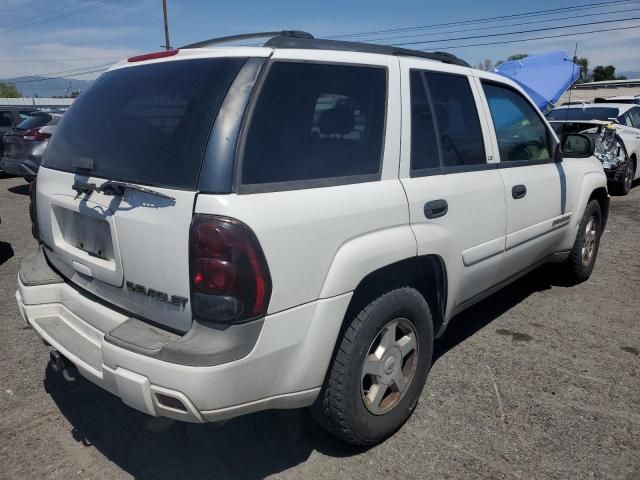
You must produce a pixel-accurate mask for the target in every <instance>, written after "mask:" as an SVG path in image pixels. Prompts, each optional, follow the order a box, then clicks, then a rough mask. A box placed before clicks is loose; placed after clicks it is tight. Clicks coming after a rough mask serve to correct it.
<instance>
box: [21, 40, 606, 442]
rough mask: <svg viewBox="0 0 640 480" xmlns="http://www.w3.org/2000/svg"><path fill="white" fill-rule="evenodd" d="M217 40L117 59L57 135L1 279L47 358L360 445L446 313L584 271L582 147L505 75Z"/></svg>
mask: <svg viewBox="0 0 640 480" xmlns="http://www.w3.org/2000/svg"><path fill="white" fill-rule="evenodd" d="M215 43H216V42H215V41H209V42H203V43H200V44H195V45H191V46H187V47H183V48H182V49H180V50H172V51H163V52H159V53H153V54H147V55H142V56H138V57H133V58H130V59H128V61H124V62H121V63H118V64H116V65H115V66H113V67H112V68H111V69H110V70H109V71H108V72H107V73H105V74H103V75H102V76H100V77H99V78H98V79H97V80H95V82H94V83H93V86H92V88H91V89H90V90H89V91H87V92H85V93H83V95H82V96H81V97H80V98H79V99H78V100H77V101H76V102H75V103H74V104H73V105H72V106H71V108H70V109H69V111H68V112H67V114H66V115H65V116H64V118H63V119H62V121H61V122H60V125H59V127H58V130H57V131H56V134H55V136H54V137H53V138H52V140H51V143H50V145H49V147H48V150H47V153H46V155H45V159H44V163H43V166H42V167H41V168H40V171H39V173H38V179H37V187H36V190H37V193H36V210H37V222H38V227H39V237H40V239H41V247H40V249H39V251H37V252H35V253H34V254H33V255H31V256H30V257H28V258H27V259H25V260H24V262H23V264H22V266H21V269H20V274H19V281H18V291H17V294H16V297H17V301H18V304H19V307H20V311H21V312H22V314H23V316H24V319H25V321H26V322H27V324H29V325H31V326H33V328H34V329H35V330H36V332H37V333H38V335H39V336H40V337H41V338H43V339H44V340H45V342H47V343H48V344H49V345H51V346H52V348H53V349H54V351H53V352H52V358H51V365H52V367H53V368H54V369H56V370H59V371H62V372H63V373H64V374H65V375H67V376H69V375H70V374H71V375H72V374H73V372H70V370H69V369H70V366H69V365H71V364H73V365H75V367H77V370H79V372H80V373H81V374H82V375H83V376H85V377H86V378H88V379H89V380H91V381H92V382H95V383H96V384H97V385H99V386H101V387H103V388H105V389H106V390H108V391H110V392H112V393H113V394H115V395H117V396H119V397H120V398H121V399H122V400H123V401H124V402H125V403H126V404H127V405H130V406H132V407H133V408H136V409H138V410H141V411H143V412H146V413H148V414H149V415H154V416H165V417H169V418H173V419H178V420H184V421H188V422H212V421H219V420H223V419H227V418H230V417H235V416H238V415H242V414H246V413H249V412H255V411H258V410H264V409H270V408H299V407H306V406H312V412H313V415H314V416H315V418H316V419H317V420H318V421H319V422H320V424H321V425H323V426H324V427H325V428H326V429H327V430H328V431H330V432H331V433H333V434H334V435H336V436H337V437H339V438H341V439H343V440H344V441H346V442H350V443H353V444H359V445H370V444H374V443H376V442H380V441H381V440H383V439H384V438H386V437H388V436H389V435H391V434H392V433H393V432H394V431H396V430H397V429H398V428H399V427H400V426H401V425H402V424H403V423H404V422H405V421H406V420H407V418H408V417H409V416H410V415H411V413H412V411H413V410H414V408H415V406H416V404H417V402H418V399H419V397H420V394H421V392H422V389H423V386H424V384H425V381H426V378H427V374H428V372H429V368H430V365H431V361H432V354H433V342H434V339H435V338H438V337H440V336H441V335H442V334H443V332H444V331H445V329H446V328H447V325H448V324H449V322H450V320H451V319H452V318H453V317H454V316H455V315H456V314H457V313H459V312H461V311H462V310H464V309H466V308H468V307H469V306H471V305H473V304H474V303H476V302H478V301H479V300H481V299H483V298H485V297H487V296H488V295H490V294H491V293H492V292H495V291H496V290H498V289H499V288H501V287H502V286H504V285H506V284H508V283H510V282H512V281H513V280H515V279H516V278H518V277H520V276H522V275H524V274H525V273H527V272H529V271H531V270H532V269H533V268H535V267H536V266H538V265H541V264H543V263H545V262H549V261H553V262H559V265H561V267H562V269H563V270H564V273H565V274H566V275H567V278H568V279H570V280H571V281H573V282H580V281H584V280H586V279H587V278H589V276H590V275H591V272H592V270H593V267H594V263H595V260H596V256H597V253H598V245H599V241H600V236H601V234H602V232H603V229H604V226H605V223H606V220H607V215H608V208H609V198H608V195H607V190H606V177H605V175H604V172H603V170H602V166H601V165H600V163H599V161H598V160H597V159H596V158H594V157H593V156H592V155H593V148H594V146H593V142H592V141H591V140H590V139H589V138H588V137H587V136H584V135H579V134H576V135H566V136H564V137H563V138H562V139H559V138H558V137H557V136H556V134H555V133H554V131H553V130H552V129H551V127H550V126H549V124H548V123H547V121H546V120H545V118H544V116H543V115H542V114H541V113H540V111H539V110H538V109H537V108H536V107H535V105H534V104H533V103H532V102H531V100H530V99H529V98H528V97H527V95H526V94H525V93H524V92H523V90H522V89H521V88H520V87H518V85H516V84H515V83H514V82H512V81H511V80H508V79H506V78H504V77H502V76H499V75H495V74H492V73H488V72H482V71H478V70H473V69H471V68H470V67H469V66H468V65H467V64H466V63H464V62H463V61H461V60H459V59H457V58H456V57H454V56H452V55H448V54H429V53H425V52H419V51H413V50H404V49H397V48H394V47H383V46H379V45H366V44H358V43H350V42H339V41H329V40H317V39H314V38H313V37H311V36H310V35H308V34H304V33H298V32H293V33H292V32H283V34H281V35H279V36H276V37H274V38H272V39H271V40H269V41H268V42H267V43H266V44H265V46H264V47H228V48H222V49H221V48H207V47H208V46H209V45H211V44H215ZM194 78H197V79H198V82H193V81H192V79H194ZM401 126H402V128H401ZM95 408H96V409H98V408H101V407H100V406H99V405H96V406H95Z"/></svg>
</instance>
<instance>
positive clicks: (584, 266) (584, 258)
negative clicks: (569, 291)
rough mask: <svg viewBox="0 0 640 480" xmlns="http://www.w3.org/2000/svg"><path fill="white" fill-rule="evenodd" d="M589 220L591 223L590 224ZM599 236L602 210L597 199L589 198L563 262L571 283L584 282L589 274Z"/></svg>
mask: <svg viewBox="0 0 640 480" xmlns="http://www.w3.org/2000/svg"><path fill="white" fill-rule="evenodd" d="M590 222H593V223H592V224H590ZM587 230H588V231H587ZM601 236H602V212H601V211H600V204H599V203H598V201H597V200H591V201H590V202H589V203H588V204H587V208H585V211H584V215H583V216H582V220H581V221H580V227H579V228H578V235H576V241H575V242H574V244H573V248H572V249H571V253H570V254H569V258H567V261H566V263H565V267H566V273H567V276H568V280H569V281H570V282H571V283H573V284H578V283H580V282H584V281H585V280H587V279H588V278H589V277H590V276H591V272H593V267H594V265H595V263H596V257H597V256H598V249H599V247H600V237H601ZM589 252H590V253H589Z"/></svg>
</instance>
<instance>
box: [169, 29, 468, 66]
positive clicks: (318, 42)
mask: <svg viewBox="0 0 640 480" xmlns="http://www.w3.org/2000/svg"><path fill="white" fill-rule="evenodd" d="M265 37H271V38H269V40H267V41H266V42H265V43H264V46H265V47H273V48H301V49H310V50H337V51H343V52H362V53H378V54H382V55H395V56H403V57H419V58H427V59H429V60H436V61H439V62H443V63H450V64H453V65H461V66H464V67H469V66H470V65H469V64H468V63H467V62H465V61H464V60H461V59H459V58H458V57H456V56H455V55H452V54H450V53H447V52H422V51H420V50H411V49H409V48H400V47H394V46H390V45H377V44H373V43H362V42H345V41H342V40H326V39H322V38H315V37H314V36H313V35H311V34H310V33H307V32H303V31H300V30H283V31H281V32H259V33H246V34H242V35H231V36H228V37H219V38H212V39H210V40H204V41H202V42H197V43H192V44H190V45H185V46H184V47H182V48H202V47H208V46H211V45H219V44H221V43H228V42H233V41H238V40H248V39H257V38H265Z"/></svg>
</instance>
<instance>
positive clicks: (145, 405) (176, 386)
mask: <svg viewBox="0 0 640 480" xmlns="http://www.w3.org/2000/svg"><path fill="white" fill-rule="evenodd" d="M39 255H43V254H42V253H39ZM42 258H44V257H42ZM45 262H46V260H45ZM25 263H27V265H24V264H23V267H22V268H21V273H20V275H19V276H18V291H17V292H16V299H17V301H18V306H19V308H20V312H21V314H22V316H23V319H24V321H25V322H26V323H27V324H28V325H31V326H32V327H33V328H34V329H35V330H36V332H37V333H38V335H40V337H42V339H44V340H45V341H46V342H47V343H48V344H50V345H51V346H52V347H53V348H55V349H57V350H58V351H59V352H60V353H62V354H63V355H64V356H65V357H67V359H68V360H69V361H71V362H72V363H73V364H74V365H75V366H76V367H77V368H78V371H79V372H80V373H81V374H82V375H83V376H84V377H86V378H87V379H89V380H90V381H92V382H94V383H95V384H97V385H99V386H100V387H102V388H104V389H106V390H108V391H109V392H111V393H113V394H114V395H117V396H119V397H120V398H121V399H122V400H123V401H124V403H126V404H128V405H130V406H132V407H134V408H136V409H138V410H141V411H143V412H145V413H147V414H149V415H153V416H165V417H170V418H174V419H177V420H184V421H189V422H206V421H218V420H223V419H226V418H231V417H235V416H238V415H242V414H245V413H250V412H254V411H258V410H264V409H269V408H298V407H304V406H307V405H310V404H311V403H313V401H314V400H315V398H316V396H317V394H318V392H319V389H320V386H321V384H322V382H323V380H324V375H325V372H326V369H327V366H328V363H329V360H330V358H331V354H332V352H333V348H334V345H335V339H336V337H337V334H338V331H339V328H340V324H341V322H342V318H343V316H344V313H345V311H346V308H347V306H348V303H349V300H350V298H351V294H345V295H341V296H338V297H333V298H330V299H324V300H319V301H316V302H312V303H309V304H306V305H302V306H299V307H296V308H292V309H289V310H286V311H283V312H280V313H277V314H273V315H270V316H268V317H266V318H265V319H264V323H263V325H262V326H261V328H260V330H259V333H258V335H257V336H256V338H255V341H254V342H253V345H252V346H251V348H249V349H246V348H245V349H242V351H241V355H242V356H240V357H239V358H237V357H238V355H239V354H238V353H237V352H236V353H235V354H234V355H233V356H228V354H227V353H226V352H227V351H228V350H229V348H228V347H229V345H228V344H225V342H227V343H229V342H231V340H229V337H228V336H227V337H225V331H211V330H209V331H204V330H202V328H204V327H202V326H200V327H199V328H194V329H192V330H191V331H190V332H188V333H187V334H186V335H184V336H182V337H180V336H177V335H175V334H173V333H171V332H166V333H167V335H163V334H162V332H159V331H157V330H159V329H155V330H154V327H152V326H150V325H149V324H142V325H140V324H138V323H136V322H139V321H134V322H133V323H130V319H129V318H128V317H127V316H126V315H123V314H122V313H119V312H117V311H115V310H113V309H111V308H109V306H107V305H104V304H103V303H101V302H98V301H96V300H95V299H93V298H90V297H89V296H87V295H86V294H85V293H83V291H81V290H78V289H77V288H74V287H72V286H71V285H69V284H67V283H66V282H65V281H63V280H62V279H61V278H60V277H59V276H57V274H56V273H55V272H53V271H52V270H51V269H50V267H49V269H48V270H47V268H46V267H43V266H42V264H41V263H40V264H38V265H36V267H34V262H31V263H29V262H25ZM52 272H53V274H52ZM140 323H142V322H140ZM144 326H146V327H147V330H148V332H147V333H148V334H149V335H148V336H147V337H145V336H144V335H143V336H142V337H140V336H139V335H140V334H141V332H143V331H144ZM227 330H229V329H227ZM244 333H247V332H244ZM167 336H173V337H178V339H182V345H189V343H185V342H188V341H193V339H198V338H200V337H202V338H207V341H206V342H205V343H202V342H200V343H198V342H196V343H194V344H191V345H195V346H194V347H193V348H183V349H182V350H180V349H178V350H180V351H179V354H176V355H174V356H172V355H167V354H165V355H158V354H157V352H156V353H154V351H160V350H162V347H161V346H159V345H160V344H161V343H162V342H165V341H166V340H167ZM141 338H145V339H146V341H147V343H146V344H145V345H141V343H144V342H142V341H138V340H140V339H141ZM216 338H218V340H220V339H226V340H220V341H219V342H218V343H216V345H218V349H219V351H220V352H222V353H224V354H225V355H227V356H226V357H225V356H224V355H223V356H222V357H220V356H218V357H216V356H215V355H213V356H211V355H210V356H204V357H203V355H202V351H197V350H198V345H200V346H201V347H203V348H204V346H205V345H208V344H209V343H210V341H213V342H216ZM154 339H155V340H156V341H157V342H156V343H155V344H154ZM190 339H191V340H190ZM173 340H174V342H175V341H176V338H174V339H173ZM158 342H159V343H158ZM232 343H233V342H232ZM240 343H241V342H240ZM144 349H147V350H148V351H145V350H144ZM231 350H233V349H231ZM170 353H171V352H170ZM206 353H207V354H211V353H215V352H210V351H209V352H206ZM203 359H204V360H203ZM230 359H231V360H230ZM207 361H208V363H209V365H203V363H206V362H207ZM163 396H164V397H163ZM166 397H170V398H171V399H172V400H173V402H167V401H166ZM175 400H178V403H176V402H175ZM176 404H177V405H180V404H181V405H182V407H180V408H175V405H176Z"/></svg>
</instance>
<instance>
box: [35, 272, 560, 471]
mask: <svg viewBox="0 0 640 480" xmlns="http://www.w3.org/2000/svg"><path fill="white" fill-rule="evenodd" d="M548 278H551V277H550V275H549V270H548V269H547V268H543V269H539V270H537V271H535V272H533V273H531V274H529V275H527V276H526V277H524V278H522V279H521V280H519V281H517V282H515V283H514V284H512V285H511V286H509V287H507V288H506V289H504V290H502V291H501V292H499V293H497V294H495V295H493V296H491V297H490V298H489V299H487V300H485V301H483V302H481V303H479V304H478V305H476V306H474V307H472V308H471V309H469V310H467V311H466V312H465V313H463V314H461V315H460V316H458V317H457V318H455V319H454V320H453V323H452V324H451V325H450V328H449V330H448V331H447V333H446V334H445V335H444V337H443V338H442V339H441V340H440V341H439V342H438V343H437V345H436V350H435V359H436V360H437V359H439V358H441V357H442V356H443V355H444V354H446V352H447V351H449V350H451V349H452V348H454V347H455V346H456V345H458V344H459V343H461V342H463V341H464V340H465V339H467V338H468V337H470V336H471V335H473V334H474V333H475V332H477V331H478V330H480V329H482V328H483V327H485V326H486V325H488V324H489V323H490V322H492V321H493V320H494V319H496V318H497V317H498V316H500V315H502V314H503V313H504V312H506V311H507V310H509V309H510V308H511V307H512V306H514V305H515V304H517V303H518V302H520V301H522V300H523V299H525V298H526V297H528V296H529V295H531V294H532V293H534V292H537V291H541V290H546V289H548V288H550V287H551V285H552V283H551V282H550V281H549V280H548ZM554 285H555V283H554ZM44 384H45V389H46V390H47V392H49V394H50V395H51V397H52V398H53V400H54V401H55V403H56V404H57V405H58V407H59V409H60V410H61V412H62V413H63V414H64V415H65V417H66V418H67V419H68V420H69V422H70V423H71V425H72V428H73V430H72V435H73V438H75V439H76V440H77V441H78V442H81V443H82V444H84V445H92V446H93V447H95V448H96V449H98V450H99V451H100V452H101V453H102V454H103V455H104V456H105V457H106V458H108V459H109V460H110V461H112V462H114V463H115V464H117V465H118V466H119V467H120V468H122V469H123V470H125V471H126V472H128V473H129V474H131V475H133V476H134V477H136V478H153V479H158V480H162V479H174V478H191V479H199V478H220V479H225V478H233V479H240V478H242V479H260V478H264V477H266V476H269V475H272V474H276V473H279V472H282V471H284V470H287V469H289V468H292V467H294V466H296V465H298V464H300V463H302V462H305V461H306V460H307V459H308V458H309V456H310V455H311V454H312V452H313V451H314V450H315V451H319V452H321V453H322V454H324V455H328V456H333V457H345V456H352V455H357V454H359V453H362V452H363V450H361V449H357V448H353V447H349V446H346V445H343V444H341V443H339V442H338V441H336V440H334V439H333V438H332V437H330V436H329V435H327V434H326V433H324V431H323V430H321V429H320V428H319V427H318V426H316V425H315V424H314V423H313V422H312V420H311V419H310V417H309V414H308V412H307V411H305V410H283V411H268V412H260V413H257V414H252V415H248V416H244V417H240V418H236V419H233V420H230V421H228V422H226V423H224V424H222V425H198V424H188V423H182V422H171V421H165V420H164V419H151V417H148V416H147V415H144V414H142V413H139V412H137V411H135V410H133V409H132V408H130V407H128V406H126V405H124V404H123V403H122V402H121V401H120V399H118V398H116V397H114V396H113V395H111V394H109V393H107V392H105V391H103V390H102V389H100V388H98V387H96V386H95V385H93V384H91V383H90V382H88V381H86V380H83V379H81V378H80V379H78V380H77V381H76V382H75V383H74V384H67V383H65V382H64V380H62V378H61V377H60V376H58V375H57V374H54V373H53V372H52V371H51V370H50V369H47V372H46V377H45V382H44Z"/></svg>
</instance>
